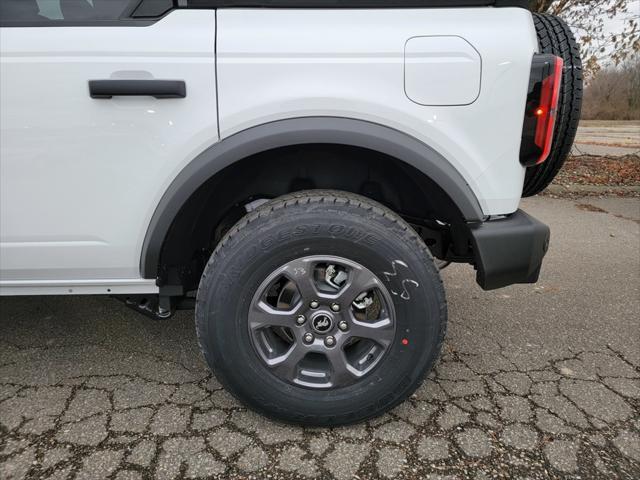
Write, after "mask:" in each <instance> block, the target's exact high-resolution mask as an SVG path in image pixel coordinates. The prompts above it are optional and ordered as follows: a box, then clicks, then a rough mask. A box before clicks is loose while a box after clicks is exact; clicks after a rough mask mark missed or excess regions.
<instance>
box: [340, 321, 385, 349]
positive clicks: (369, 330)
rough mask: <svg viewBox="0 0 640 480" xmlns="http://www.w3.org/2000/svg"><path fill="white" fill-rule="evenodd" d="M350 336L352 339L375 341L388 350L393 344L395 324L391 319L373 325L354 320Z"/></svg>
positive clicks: (372, 323)
mask: <svg viewBox="0 0 640 480" xmlns="http://www.w3.org/2000/svg"><path fill="white" fill-rule="evenodd" d="M349 335H350V336H351V337H358V338H365V339H368V340H373V341H374V342H376V343H379V344H380V345H382V346H383V347H384V348H386V347H388V346H389V345H391V342H393V338H394V329H393V322H392V321H391V319H390V318H384V319H382V320H377V321H375V322H371V323H369V322H360V321H358V320H355V319H354V318H352V319H351V328H350V329H349Z"/></svg>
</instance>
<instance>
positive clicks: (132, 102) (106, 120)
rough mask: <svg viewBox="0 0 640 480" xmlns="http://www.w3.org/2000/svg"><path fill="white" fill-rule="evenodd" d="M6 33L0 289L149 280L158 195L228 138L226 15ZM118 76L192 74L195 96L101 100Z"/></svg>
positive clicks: (182, 14) (190, 89)
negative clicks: (220, 28)
mask: <svg viewBox="0 0 640 480" xmlns="http://www.w3.org/2000/svg"><path fill="white" fill-rule="evenodd" d="M0 30H1V38H0V45H1V49H2V57H1V61H2V63H1V66H0V75H1V77H0V84H1V88H2V90H1V100H2V108H1V112H2V113H1V115H2V117H1V119H0V120H1V121H0V125H1V129H2V130H1V137H0V144H1V148H2V150H1V154H0V182H1V184H0V268H1V271H0V278H1V280H2V283H0V286H2V287H15V288H17V286H22V291H24V292H25V293H34V292H29V290H27V289H26V287H27V286H28V285H29V284H32V285H33V286H36V285H38V286H41V285H42V286H46V285H49V284H50V281H51V280H55V281H63V282H64V281H66V282H68V283H69V284H74V283H82V281H85V280H102V284H103V285H104V291H105V293H106V288H109V287H108V285H114V288H115V286H116V285H118V284H121V283H123V282H124V283H127V281H129V279H139V278H140V271H139V265H140V252H141V249H142V242H143V239H144V235H145V233H146V230H147V226H148V224H149V221H150V219H151V216H152V214H153V212H154V210H155V208H156V205H157V204H158V201H159V200H160V198H161V196H162V194H163V193H164V191H165V190H166V188H167V186H168V185H169V184H170V183H171V181H172V180H173V178H174V177H175V176H176V175H177V174H178V172H179V171H180V170H181V168H183V167H184V165H185V164H186V163H187V162H188V161H189V160H190V159H192V158H193V157H195V156H196V155H197V154H198V153H200V152H201V151H202V150H203V149H205V148H206V147H208V146H209V145H211V144H212V143H215V142H216V141H217V139H218V130H217V116H216V87H215V53H214V45H215V12H214V11H194V10H191V11H177V12H173V13H171V14H170V15H168V16H167V17H166V18H164V19H163V20H161V21H159V22H157V23H156V24H154V25H151V26H147V27H53V28H46V27H37V28H2V29H0ZM110 78H115V79H139V78H155V79H169V80H176V79H179V80H184V81H185V82H186V85H187V97H186V98H184V99H163V100H158V99H155V98H152V97H129V98H125V97H116V98H113V99H111V100H95V99H92V98H90V96H89V88H88V81H89V80H98V79H110ZM110 280H113V281H111V282H110ZM141 285H144V288H146V289H147V291H157V287H155V285H154V283H153V281H151V282H149V281H147V282H143V283H142V284H141ZM15 288H12V289H11V291H12V292H14V291H15ZM101 288H102V287H101ZM136 288H137V289H139V287H136Z"/></svg>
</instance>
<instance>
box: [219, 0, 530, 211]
mask: <svg viewBox="0 0 640 480" xmlns="http://www.w3.org/2000/svg"><path fill="white" fill-rule="evenodd" d="M421 36H457V37H461V38H463V39H465V40H466V42H468V43H469V44H471V45H472V46H473V48H474V49H475V50H477V51H478V53H479V54H480V56H481V57H482V78H481V83H482V88H481V92H480V95H479V96H478V98H477V100H476V101H475V102H473V103H472V104H470V105H466V106H455V107H452V106H423V105H419V104H417V103H415V102H413V101H411V100H410V99H409V98H408V97H407V96H406V94H405V90H404V75H405V68H404V65H405V58H404V49H405V44H406V43H407V40H409V39H410V38H413V37H421ZM466 42H465V45H466ZM536 51H537V40H536V34H535V30H534V27H533V21H532V18H531V14H530V13H529V12H527V11H526V10H524V9H520V8H462V9H461V8H456V9H440V8H434V9H416V10H412V9H402V8H401V9H383V10H357V9H356V10H345V9H341V10H307V9H300V10H282V9H260V10H250V9H242V10H240V9H239V10H233V9H231V10H220V11H219V12H218V47H217V53H218V93H219V96H220V98H219V119H220V133H221V137H223V138H224V137H226V136H229V135H231V134H233V133H235V132H238V131H240V130H244V129H246V128H249V127H251V126H254V125H258V124H261V123H265V122H269V121H273V120H280V119H284V118H292V117H305V116H318V115H327V116H338V117H349V118H358V119H362V120H368V121H372V122H376V123H380V124H383V125H387V126H390V127H393V128H396V129H397V130H401V131H403V132H406V133H408V134H410V135H412V136H414V137H416V138H418V139H419V140H421V141H423V142H424V143H426V144H428V145H430V146H431V147H432V148H434V149H435V150H437V151H438V152H439V153H441V154H442V155H443V156H444V157H445V158H446V159H447V160H448V161H450V162H451V163H452V164H453V165H454V166H455V168H456V169H457V170H458V171H459V172H460V173H461V174H462V176H463V177H464V179H465V180H466V181H467V183H468V184H469V185H470V186H471V188H472V189H473V191H474V192H475V194H476V196H477V197H478V200H479V201H480V204H481V207H482V209H483V211H484V213H485V214H486V215H499V214H508V213H512V212H514V211H515V210H516V209H517V208H518V204H519V202H520V197H521V194H522V183H523V178H524V169H523V168H522V166H521V165H520V163H519V161H518V159H519V151H520V137H521V134H522V119H523V116H524V107H525V103H526V95H527V85H528V82H529V74H530V71H531V58H532V56H533V54H534V53H535V52H536ZM451 81H452V82H456V81H457V80H456V79H455V78H452V79H451Z"/></svg>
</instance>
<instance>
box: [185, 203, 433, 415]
mask: <svg viewBox="0 0 640 480" xmlns="http://www.w3.org/2000/svg"><path fill="white" fill-rule="evenodd" d="M350 210H351V211H350ZM354 210H355V209H353V208H350V207H349V206H343V207H342V208H340V207H329V208H321V209H319V208H297V209H295V208H294V209H291V208H290V209H287V211H285V210H284V209H283V210H280V211H277V210H276V211H270V214H269V215H262V216H261V215H258V217H257V218H256V219H255V220H253V221H252V222H251V223H250V225H249V227H248V228H244V229H242V230H241V231H239V232H238V233H237V234H236V235H234V236H232V237H231V238H228V239H227V241H226V242H225V244H224V248H221V249H220V250H219V252H218V255H216V256H215V258H214V260H213V261H212V262H211V263H210V264H209V265H208V267H207V270H206V271H205V277H203V282H206V284H207V285H206V286H201V289H200V292H199V299H198V305H199V307H200V306H202V307H203V310H202V311H201V312H200V313H201V317H202V319H201V320H202V321H201V322H199V327H200V328H201V329H203V330H204V331H202V332H200V333H201V335H200V338H201V343H202V346H203V348H204V350H205V353H207V359H208V361H209V364H210V366H211V368H212V369H213V370H214V372H215V373H216V375H217V376H218V377H219V379H220V380H221V381H222V383H223V384H224V385H225V386H227V388H229V389H230V390H231V392H232V393H233V394H234V395H236V396H237V397H239V398H240V399H241V400H242V401H244V402H245V403H248V404H249V405H250V406H251V407H252V408H254V409H257V410H259V411H262V412H263V413H266V414H268V415H270V416H275V417H278V418H280V419H283V420H286V421H296V419H303V418H306V419H307V421H308V419H309V418H311V419H313V420H311V421H312V422H314V423H324V422H326V421H329V419H334V420H335V421H339V422H340V423H348V422H349V421H352V420H353V421H356V420H357V419H359V418H360V417H363V416H372V415H375V414H376V413H378V412H381V411H383V410H385V409H387V408H389V407H390V406H391V405H393V404H395V403H398V402H399V401H401V400H402V399H403V398H404V396H406V394H407V392H409V391H412V390H413V389H415V388H416V387H417V385H419V383H420V381H421V380H422V378H423V376H424V374H425V371H426V370H427V369H428V368H430V367H431V365H432V363H433V360H434V359H435V358H436V357H437V355H438V353H439V348H440V343H441V339H442V335H443V333H444V332H443V324H444V319H445V316H446V312H445V310H444V305H445V300H444V291H443V289H442V285H441V282H440V280H439V274H438V272H437V270H436V268H435V266H434V264H433V261H432V259H431V257H430V256H429V254H428V252H427V250H426V247H424V244H423V243H422V242H421V240H420V239H418V238H417V236H415V234H413V235H411V234H409V233H408V231H407V230H406V228H402V226H401V225H398V224H397V223H396V222H394V221H390V220H389V219H387V218H385V217H384V216H383V215H368V216H367V217H368V218H367V217H365V216H363V215H361V213H362V212H358V211H354ZM265 211H268V208H266V209H265ZM407 228H408V227H407ZM411 237H413V238H411ZM409 238H411V240H413V241H408V240H409ZM415 242H419V243H420V244H422V245H421V246H422V247H423V248H416V245H415V244H414V243H415ZM312 255H333V256H339V257H343V258H346V259H348V260H352V261H355V262H357V263H359V264H361V265H363V266H365V267H367V268H368V269H369V270H371V271H372V272H373V273H374V274H375V275H376V276H377V277H378V278H379V279H380V281H382V283H383V284H384V285H385V287H386V288H387V290H388V291H389V292H390V293H391V294H392V295H391V296H392V300H393V308H394V310H395V321H396V337H395V339H394V342H393V344H392V346H391V347H390V348H389V350H388V351H387V353H386V355H385V357H384V358H383V359H382V360H381V362H380V364H378V365H377V366H376V367H375V369H374V370H373V371H372V372H371V373H369V374H368V375H367V376H366V377H365V378H364V379H363V380H361V381H360V382H357V383H356V384H354V385H351V386H347V387H343V388H338V389H332V390H324V389H309V388H304V387H299V386H295V385H293V384H290V383H288V382H285V381H283V380H281V379H279V378H277V377H276V376H275V375H273V374H272V373H271V372H269V371H268V368H267V367H266V365H264V364H263V363H262V360H261V359H260V358H259V356H258V354H257V353H256V352H255V350H254V348H253V345H252V343H251V339H250V333H249V328H248V322H247V316H248V310H249V307H250V305H251V302H252V299H253V296H254V294H255V292H256V290H257V289H258V287H259V285H260V284H261V283H262V282H263V281H264V279H265V278H266V277H267V276H269V275H270V274H271V273H272V272H273V271H275V270H276V269H277V268H279V267H281V266H282V265H284V264H285V263H287V262H288V261H290V260H293V259H296V258H301V257H305V256H312ZM407 280H409V281H407ZM413 282H416V283H418V284H419V287H418V288H416V287H415V285H414V283H413ZM200 295H202V297H200ZM402 339H406V340H407V341H408V344H407V345H403V344H402Z"/></svg>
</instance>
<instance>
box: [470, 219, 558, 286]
mask: <svg viewBox="0 0 640 480" xmlns="http://www.w3.org/2000/svg"><path fill="white" fill-rule="evenodd" d="M549 237H550V232H549V227H548V226H547V225H545V224H544V223H542V222H540V221H538V220H536V219H535V218H533V217H532V216H530V215H527V214H526V213H525V212H523V211H522V210H518V211H517V212H516V213H514V214H512V215H509V216H508V217H506V218H504V219H500V220H492V221H487V222H483V223H478V224H475V225H472V226H471V242H472V245H473V252H474V262H475V265H476V269H477V275H476V281H477V282H478V285H480V286H481V287H482V288H483V289H485V290H493V289H496V288H502V287H506V286H507V285H512V284H514V283H536V282H537V281H538V277H539V276H540V268H541V267H542V259H543V258H544V256H545V254H546V253H547V249H548V248H549Z"/></svg>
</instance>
